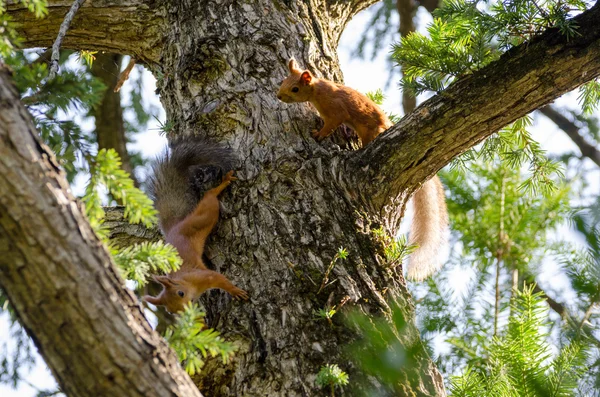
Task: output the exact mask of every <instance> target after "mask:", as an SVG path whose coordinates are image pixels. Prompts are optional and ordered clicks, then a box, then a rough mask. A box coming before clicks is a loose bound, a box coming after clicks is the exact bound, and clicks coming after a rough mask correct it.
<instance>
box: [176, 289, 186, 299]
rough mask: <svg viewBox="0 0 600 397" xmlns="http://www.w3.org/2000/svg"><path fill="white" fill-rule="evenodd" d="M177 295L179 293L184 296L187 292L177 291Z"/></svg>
mask: <svg viewBox="0 0 600 397" xmlns="http://www.w3.org/2000/svg"><path fill="white" fill-rule="evenodd" d="M177 295H179V296H180V297H182V298H183V296H184V295H185V293H184V292H183V291H177Z"/></svg>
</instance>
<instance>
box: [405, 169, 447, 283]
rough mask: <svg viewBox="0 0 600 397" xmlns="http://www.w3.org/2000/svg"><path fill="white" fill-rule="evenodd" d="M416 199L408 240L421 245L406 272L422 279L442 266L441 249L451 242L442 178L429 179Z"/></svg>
mask: <svg viewBox="0 0 600 397" xmlns="http://www.w3.org/2000/svg"><path fill="white" fill-rule="evenodd" d="M413 203H414V208H415V215H414V217H413V221H412V225H411V229H410V238H409V244H415V245H418V248H417V250H416V251H415V252H413V253H412V254H411V256H410V258H409V262H408V267H407V275H406V276H407V278H409V279H411V280H417V281H419V280H424V279H426V278H427V277H429V276H431V275H432V274H433V273H435V272H436V271H437V270H439V269H440V268H441V267H442V262H441V260H440V258H439V256H440V252H441V251H442V250H443V248H444V247H445V246H446V245H447V244H448V241H447V240H446V228H447V226H448V209H447V207H446V197H445V196H444V187H443V186H442V182H441V181H440V178H439V177H437V176H434V177H433V178H431V179H430V180H429V181H427V182H426V183H425V184H424V185H423V186H422V187H421V189H419V190H418V191H417V192H416V193H415V195H414V196H413Z"/></svg>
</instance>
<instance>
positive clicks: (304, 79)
mask: <svg viewBox="0 0 600 397" xmlns="http://www.w3.org/2000/svg"><path fill="white" fill-rule="evenodd" d="M311 81H312V74H310V72H309V71H308V70H305V71H304V72H302V76H300V83H302V84H304V85H309V84H310V82H311Z"/></svg>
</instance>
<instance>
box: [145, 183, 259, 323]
mask: <svg viewBox="0 0 600 397" xmlns="http://www.w3.org/2000/svg"><path fill="white" fill-rule="evenodd" d="M235 179H236V178H235V177H234V176H233V171H229V172H228V173H227V175H225V177H224V178H223V182H222V183H221V184H220V185H219V186H217V187H216V188H214V189H211V190H209V191H208V192H206V193H205V194H204V197H202V200H200V202H199V203H198V205H197V206H196V208H195V209H194V211H193V212H192V213H190V214H189V215H187V216H186V217H185V218H183V219H182V220H180V221H179V222H177V223H175V224H174V225H173V226H171V227H170V228H168V229H167V230H163V232H164V234H165V241H166V242H167V243H169V244H171V245H173V246H174V247H175V248H176V249H177V252H178V253H179V256H181V259H182V260H183V263H182V265H181V268H180V269H179V270H178V271H176V272H173V273H171V274H169V275H168V276H155V277H154V280H155V281H156V282H159V283H161V284H162V285H163V290H162V292H161V293H160V294H159V295H158V296H157V297H153V296H148V295H146V296H144V300H146V301H147V302H150V303H152V304H153V305H163V306H166V308H167V310H168V311H169V312H171V313H175V312H178V311H181V310H183V307H184V306H185V305H186V304H187V303H188V302H189V301H192V300H195V299H197V298H198V297H199V296H200V295H201V294H202V293H204V292H205V291H206V290H209V289H211V288H220V289H223V290H225V291H227V292H229V293H230V294H231V295H232V296H234V297H235V298H238V299H244V300H246V299H248V294H247V293H246V291H244V290H242V289H240V288H237V287H236V286H235V285H233V284H232V283H231V282H230V281H229V280H228V279H227V277H225V276H223V275H222V274H220V273H217V272H215V271H212V270H208V269H207V268H206V266H205V265H204V262H203V261H202V253H203V252H204V244H205V243H206V239H207V238H208V235H209V234H210V232H211V231H212V229H213V228H214V227H215V225H216V224H217V221H218V220H219V199H218V195H219V194H220V193H221V192H222V191H223V190H225V188H226V187H227V186H229V184H230V183H231V182H232V181H234V180H235Z"/></svg>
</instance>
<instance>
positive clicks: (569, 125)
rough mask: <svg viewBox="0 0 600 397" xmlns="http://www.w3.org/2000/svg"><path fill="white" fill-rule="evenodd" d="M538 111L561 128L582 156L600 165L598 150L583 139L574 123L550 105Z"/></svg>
mask: <svg viewBox="0 0 600 397" xmlns="http://www.w3.org/2000/svg"><path fill="white" fill-rule="evenodd" d="M539 112H540V113H542V114H543V115H544V116H546V117H548V118H549V119H550V120H552V121H553V122H554V124H556V126H557V127H558V128H560V129H561V130H563V131H564V132H565V134H567V135H568V136H569V138H571V140H572V141H573V143H574V144H575V145H577V147H579V150H580V151H581V155H582V156H585V157H587V158H589V159H590V160H592V161H593V162H594V163H596V164H597V165H598V166H600V151H599V150H598V149H596V146H595V145H593V144H591V143H589V142H588V140H587V139H585V137H584V136H583V135H582V134H581V132H580V128H579V127H578V126H577V125H576V124H575V123H573V122H572V121H571V120H569V119H568V118H567V117H565V116H563V115H562V114H561V113H560V112H559V111H558V110H556V109H555V108H554V107H553V106H551V105H548V106H544V107H543V108H540V109H539Z"/></svg>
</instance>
